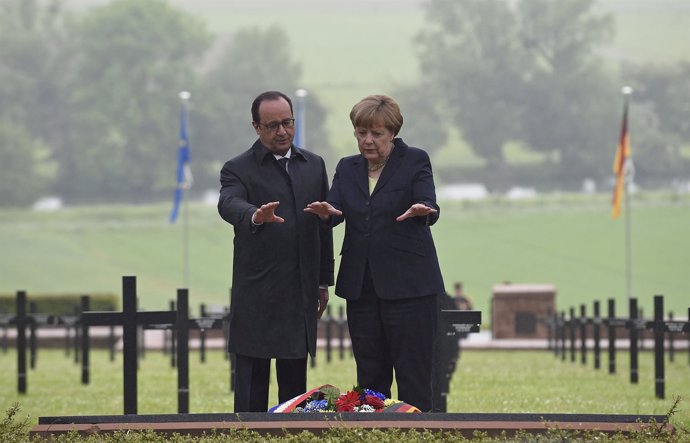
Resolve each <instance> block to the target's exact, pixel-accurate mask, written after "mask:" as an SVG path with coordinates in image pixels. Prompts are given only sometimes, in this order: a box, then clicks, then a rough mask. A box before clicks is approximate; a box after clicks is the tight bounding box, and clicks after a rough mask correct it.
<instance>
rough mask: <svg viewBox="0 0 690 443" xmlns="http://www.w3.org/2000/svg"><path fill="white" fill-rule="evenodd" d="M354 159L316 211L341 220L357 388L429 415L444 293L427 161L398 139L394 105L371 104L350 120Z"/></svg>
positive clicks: (341, 286) (342, 289) (343, 292)
mask: <svg viewBox="0 0 690 443" xmlns="http://www.w3.org/2000/svg"><path fill="white" fill-rule="evenodd" d="M350 120H351V121H352V124H353V126H354V129H355V138H356V139H357V144H358V145H359V151H360V153H359V154H357V155H353V156H349V157H345V158H343V159H341V160H340V162H339V163H338V166H337V168H336V172H335V176H334V178H333V185H332V187H331V190H330V192H329V193H328V201H327V202H314V203H312V204H310V205H309V206H308V208H307V209H305V211H308V212H313V213H315V214H317V215H319V216H320V217H321V219H322V220H324V221H326V220H330V224H331V226H336V225H338V224H340V223H341V222H343V221H345V238H344V240H343V247H342V250H341V253H340V254H341V260H340V269H339V271H338V278H337V281H336V288H335V292H336V294H337V295H338V296H340V297H342V298H344V299H346V300H347V319H348V326H349V329H350V336H351V338H352V349H353V352H354V355H355V360H356V362H357V383H358V384H359V385H360V386H362V387H365V388H369V389H373V390H375V391H379V392H381V393H383V394H384V395H386V396H387V397H390V395H391V384H392V382H393V372H394V371H395V378H396V382H397V385H398V398H399V399H400V400H402V401H404V402H406V403H409V404H411V405H413V406H416V407H417V408H419V409H420V410H422V411H430V410H431V409H432V404H431V399H432V388H431V374H432V368H431V366H432V357H433V356H432V350H433V341H434V334H435V330H436V315H437V313H436V295H438V294H439V293H442V292H443V291H444V285H443V278H442V276H441V270H440V267H439V263H438V258H437V256H436V248H435V246H434V242H433V239H432V236H431V230H430V226H431V225H433V224H434V223H436V221H437V220H438V217H439V207H438V205H437V204H436V193H435V189H434V181H433V175H432V172H431V163H430V161H429V156H428V155H427V153H426V152H425V151H423V150H421V149H418V148H414V147H411V146H408V145H407V144H405V142H403V141H402V139H400V138H396V137H395V136H396V135H397V134H398V132H399V131H400V128H401V127H402V123H403V118H402V115H401V113H400V108H399V107H398V105H397V103H395V101H394V100H393V99H391V98H390V97H387V96H383V95H372V96H368V97H366V98H364V99H363V100H361V101H360V102H359V103H357V104H356V105H355V106H354V107H353V108H352V111H351V112H350Z"/></svg>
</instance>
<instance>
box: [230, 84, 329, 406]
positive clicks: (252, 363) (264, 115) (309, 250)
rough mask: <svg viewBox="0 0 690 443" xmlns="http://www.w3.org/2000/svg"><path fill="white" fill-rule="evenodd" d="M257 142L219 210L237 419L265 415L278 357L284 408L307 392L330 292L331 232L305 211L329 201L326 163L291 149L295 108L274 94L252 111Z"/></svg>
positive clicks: (236, 161) (234, 164) (235, 164)
mask: <svg viewBox="0 0 690 443" xmlns="http://www.w3.org/2000/svg"><path fill="white" fill-rule="evenodd" d="M252 120H253V121H252V125H253V127H254V130H255V131H256V133H257V135H258V136H259V139H258V140H257V141H256V142H255V143H254V145H253V146H252V147H251V148H249V150H247V151H245V152H244V153H242V154H240V155H238V156H237V157H235V158H233V159H231V160H229V161H228V162H227V163H225V165H224V166H223V169H222V170H221V174H220V182H221V190H220V198H219V201H218V212H219V213H220V215H221V217H222V218H223V219H224V220H225V221H227V222H228V223H230V224H231V225H232V226H233V228H234V233H235V237H234V257H233V275H232V296H231V306H230V334H229V338H230V340H229V349H228V350H229V352H231V353H234V354H235V359H236V363H235V412H266V410H267V409H268V385H269V375H270V362H271V359H276V377H277V380H278V401H279V402H281V403H282V402H284V401H287V400H289V399H291V398H293V397H295V396H297V395H299V394H302V393H304V392H306V390H307V389H306V388H307V385H306V378H307V354H311V355H312V356H313V355H314V352H315V350H316V326H317V321H318V318H319V317H320V316H321V314H322V313H323V311H324V310H325V308H326V304H327V303H328V286H330V285H332V284H333V240H332V236H331V231H330V229H329V228H328V227H326V226H325V225H323V224H322V223H321V222H320V221H319V218H318V217H317V216H315V215H314V214H310V213H307V212H304V208H306V207H307V205H308V204H309V203H312V202H315V201H321V200H324V199H325V198H326V195H327V193H328V177H327V175H326V167H325V164H324V161H323V159H322V158H321V157H319V156H318V155H316V154H313V153H311V152H309V151H306V150H304V149H301V148H299V147H297V146H294V145H293V144H292V141H293V138H294V133H295V128H294V126H295V120H294V116H293V110H292V102H291V100H290V99H289V98H288V97H287V96H286V95H285V94H283V93H281V92H277V91H269V92H265V93H263V94H261V95H259V96H258V97H257V98H256V99H255V100H254V102H253V104H252Z"/></svg>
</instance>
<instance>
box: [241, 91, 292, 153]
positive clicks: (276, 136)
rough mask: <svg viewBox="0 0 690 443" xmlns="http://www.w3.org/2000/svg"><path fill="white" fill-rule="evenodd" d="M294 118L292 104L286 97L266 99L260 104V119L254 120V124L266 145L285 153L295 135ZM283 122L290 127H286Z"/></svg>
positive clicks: (275, 151)
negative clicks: (291, 109)
mask: <svg viewBox="0 0 690 443" xmlns="http://www.w3.org/2000/svg"><path fill="white" fill-rule="evenodd" d="M292 119H293V116H292V112H291V111H290V104H289V103H288V102H287V101H286V100H285V99H284V98H279V99H277V100H264V101H262V102H261V104H260V105H259V120H260V121H258V122H252V125H253V126H254V130H255V131H256V133H257V134H258V136H259V140H261V143H263V145H264V146H266V147H267V148H268V149H269V150H270V151H271V152H274V153H276V154H280V155H285V154H286V153H287V151H288V150H289V149H290V146H291V145H292V139H293V138H294V137H295V127H294V125H293V123H294V121H293V120H292ZM283 122H285V123H286V125H287V126H290V127H289V128H286V127H285V126H286V125H283V124H282V123H283ZM272 129H273V130H272Z"/></svg>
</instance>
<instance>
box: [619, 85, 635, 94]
mask: <svg viewBox="0 0 690 443" xmlns="http://www.w3.org/2000/svg"><path fill="white" fill-rule="evenodd" d="M621 92H623V95H630V94H632V93H633V88H631V87H630V86H623V89H621Z"/></svg>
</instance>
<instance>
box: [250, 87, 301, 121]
mask: <svg viewBox="0 0 690 443" xmlns="http://www.w3.org/2000/svg"><path fill="white" fill-rule="evenodd" d="M281 98H284V99H285V101H286V102H288V104H289V105H290V113H292V114H293V115H294V112H293V111H292V100H290V97H288V96H287V95H285V94H283V93H282V92H280V91H266V92H262V93H261V94H259V95H258V96H257V97H256V98H255V99H254V101H253V102H252V121H254V122H256V123H261V122H260V121H259V106H260V105H261V102H264V101H266V100H278V99H281Z"/></svg>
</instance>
